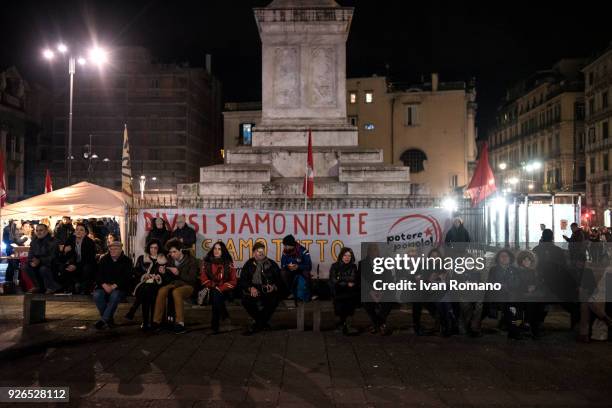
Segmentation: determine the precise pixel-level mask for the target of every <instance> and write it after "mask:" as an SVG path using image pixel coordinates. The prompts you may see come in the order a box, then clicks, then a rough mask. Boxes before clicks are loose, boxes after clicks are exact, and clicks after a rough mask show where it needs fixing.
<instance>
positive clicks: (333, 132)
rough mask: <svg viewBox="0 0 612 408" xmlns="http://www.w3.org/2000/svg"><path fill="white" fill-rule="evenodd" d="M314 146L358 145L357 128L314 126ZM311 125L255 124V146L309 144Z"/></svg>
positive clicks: (347, 126) (349, 126)
mask: <svg viewBox="0 0 612 408" xmlns="http://www.w3.org/2000/svg"><path fill="white" fill-rule="evenodd" d="M310 130H311V131H312V145H313V146H357V145H358V144H359V138H358V133H357V128H356V127H354V126H351V125H348V124H346V125H341V126H313V127H312V128H310ZM308 131H309V127H305V126H291V125H277V126H263V125H259V126H255V127H254V128H253V146H255V147H264V146H276V147H290V146H308Z"/></svg>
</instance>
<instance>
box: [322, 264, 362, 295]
mask: <svg viewBox="0 0 612 408" xmlns="http://www.w3.org/2000/svg"><path fill="white" fill-rule="evenodd" d="M349 282H352V283H353V284H354V286H353V287H349V286H348V284H349ZM358 285H359V272H358V270H357V265H356V264H355V263H354V262H353V263H349V264H344V262H342V261H338V262H334V263H333V264H332V266H331V268H330V269H329V286H330V289H331V293H332V296H334V297H338V296H340V297H342V296H344V295H345V294H347V293H349V292H351V293H352V292H356V291H357V287H358Z"/></svg>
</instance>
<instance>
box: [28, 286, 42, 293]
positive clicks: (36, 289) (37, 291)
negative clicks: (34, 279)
mask: <svg viewBox="0 0 612 408" xmlns="http://www.w3.org/2000/svg"><path fill="white" fill-rule="evenodd" d="M26 293H28V294H34V293H40V289H39V288H37V287H36V286H34V287H31V288H30V289H28V290H27V292H26Z"/></svg>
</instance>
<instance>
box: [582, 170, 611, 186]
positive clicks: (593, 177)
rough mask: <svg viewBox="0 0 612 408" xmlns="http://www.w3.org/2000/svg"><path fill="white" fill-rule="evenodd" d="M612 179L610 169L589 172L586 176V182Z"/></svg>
mask: <svg viewBox="0 0 612 408" xmlns="http://www.w3.org/2000/svg"><path fill="white" fill-rule="evenodd" d="M611 180H612V171H610V170H605V171H598V172H596V173H591V174H589V175H588V176H587V183H593V184H594V183H601V182H603V181H611Z"/></svg>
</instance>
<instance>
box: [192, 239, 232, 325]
mask: <svg viewBox="0 0 612 408" xmlns="http://www.w3.org/2000/svg"><path fill="white" fill-rule="evenodd" d="M200 280H201V281H202V285H204V286H205V287H207V288H208V289H209V290H210V303H211V305H212V322H211V328H212V331H213V333H214V334H217V333H219V322H220V321H221V320H225V319H227V318H228V317H229V314H228V312H227V308H226V307H225V301H226V300H227V299H228V298H229V297H231V294H232V291H233V290H234V289H235V288H236V284H237V278H236V267H235V266H234V261H233V259H232V256H231V255H230V253H229V251H228V250H227V247H226V246H225V244H224V243H223V242H221V241H219V242H215V244H214V245H213V247H212V249H211V250H210V251H209V252H208V254H207V255H206V257H205V258H204V262H203V263H202V272H201V274H200Z"/></svg>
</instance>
